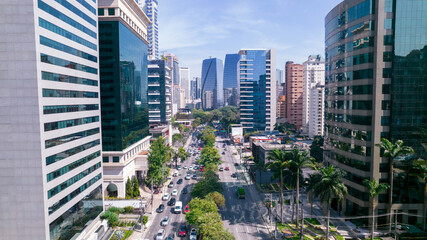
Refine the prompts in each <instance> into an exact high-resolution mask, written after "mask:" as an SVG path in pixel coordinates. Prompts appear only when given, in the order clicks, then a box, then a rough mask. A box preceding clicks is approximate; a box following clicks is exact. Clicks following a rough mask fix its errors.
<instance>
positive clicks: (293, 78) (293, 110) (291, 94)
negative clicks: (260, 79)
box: [285, 62, 303, 130]
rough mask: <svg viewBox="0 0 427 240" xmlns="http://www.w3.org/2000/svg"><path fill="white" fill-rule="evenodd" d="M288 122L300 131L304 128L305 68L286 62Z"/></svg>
mask: <svg viewBox="0 0 427 240" xmlns="http://www.w3.org/2000/svg"><path fill="white" fill-rule="evenodd" d="M285 71H286V73H285V74H286V75H285V76H286V80H285V81H286V83H285V86H286V89H285V91H286V94H285V95H286V121H287V122H289V123H292V124H294V125H295V126H296V128H297V129H298V130H300V129H301V127H302V91H303V90H302V87H303V84H302V82H303V67H302V65H301V64H295V63H293V62H286V65H285Z"/></svg>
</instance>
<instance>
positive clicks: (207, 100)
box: [202, 91, 213, 109]
mask: <svg viewBox="0 0 427 240" xmlns="http://www.w3.org/2000/svg"><path fill="white" fill-rule="evenodd" d="M202 101H203V102H202V105H203V106H204V107H205V109H211V108H213V106H212V103H213V92H212V91H204V92H203V98H202Z"/></svg>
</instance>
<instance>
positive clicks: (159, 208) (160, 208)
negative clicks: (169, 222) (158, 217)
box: [156, 204, 165, 213]
mask: <svg viewBox="0 0 427 240" xmlns="http://www.w3.org/2000/svg"><path fill="white" fill-rule="evenodd" d="M164 210H165V205H163V204H160V205H159V207H158V208H157V210H156V211H157V212H158V213H162V212H163V211H164Z"/></svg>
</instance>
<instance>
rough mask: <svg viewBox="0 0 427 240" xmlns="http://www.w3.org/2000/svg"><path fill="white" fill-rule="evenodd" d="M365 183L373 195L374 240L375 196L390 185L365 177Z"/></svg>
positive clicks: (373, 221)
mask: <svg viewBox="0 0 427 240" xmlns="http://www.w3.org/2000/svg"><path fill="white" fill-rule="evenodd" d="M363 184H365V186H366V187H367V188H368V190H369V195H370V196H371V201H372V223H371V240H374V231H375V208H376V204H375V198H376V197H377V196H378V195H380V193H381V192H383V191H384V190H387V189H388V188H389V187H390V186H389V185H388V184H386V183H378V182H377V181H376V180H375V179H372V180H371V181H369V180H368V179H365V181H363Z"/></svg>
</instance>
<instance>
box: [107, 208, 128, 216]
mask: <svg viewBox="0 0 427 240" xmlns="http://www.w3.org/2000/svg"><path fill="white" fill-rule="evenodd" d="M108 211H109V212H113V213H116V214H120V213H124V212H125V210H124V209H123V208H118V207H110V208H108Z"/></svg>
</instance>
